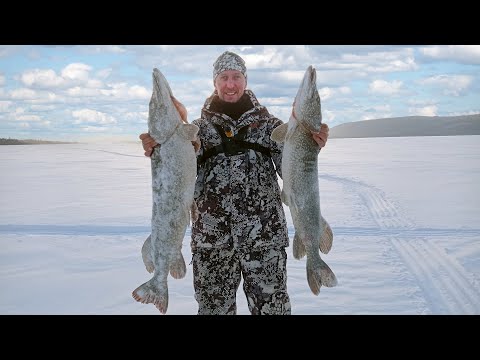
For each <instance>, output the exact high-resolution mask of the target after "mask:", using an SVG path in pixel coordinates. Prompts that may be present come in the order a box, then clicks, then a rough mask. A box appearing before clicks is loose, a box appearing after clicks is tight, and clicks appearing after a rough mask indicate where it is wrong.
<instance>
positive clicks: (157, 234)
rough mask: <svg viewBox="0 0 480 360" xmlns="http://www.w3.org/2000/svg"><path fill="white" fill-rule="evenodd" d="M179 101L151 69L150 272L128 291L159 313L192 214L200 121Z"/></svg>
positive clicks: (176, 272)
mask: <svg viewBox="0 0 480 360" xmlns="http://www.w3.org/2000/svg"><path fill="white" fill-rule="evenodd" d="M180 105H181V104H180ZM178 106H179V102H178V101H177V100H176V99H175V98H174V97H173V94H172V90H171V89H170V86H169V84H168V82H167V80H166V79H165V77H164V76H163V74H162V73H161V72H160V71H159V70H158V69H153V92H152V97H151V99H150V103H149V113H148V131H149V133H150V136H151V137H153V138H154V139H155V141H156V142H157V143H158V144H159V145H160V146H156V147H155V148H154V151H153V154H152V157H151V167H152V200H153V205H152V233H151V235H150V236H148V238H147V239H146V240H145V243H144V244H143V246H142V258H143V262H144V264H145V267H146V269H147V271H148V272H150V273H151V272H153V277H152V278H151V279H150V280H148V281H147V282H145V283H144V284H142V285H140V286H139V287H137V288H136V289H135V290H134V291H133V292H132V296H133V298H134V299H135V300H137V301H139V302H141V303H143V304H148V303H153V304H154V305H155V306H156V307H157V308H158V310H159V311H160V312H161V313H162V314H165V313H166V312H167V308H168V285H167V278H168V274H169V273H170V275H171V276H172V277H173V278H175V279H181V278H183V277H184V276H185V274H186V266H185V260H184V258H183V255H182V252H181V249H182V242H183V239H184V237H185V231H186V229H187V226H188V224H189V223H190V218H191V217H192V218H194V217H195V216H196V205H195V202H194V199H193V192H194V187H195V177H196V168H197V162H196V161H197V159H196V155H195V150H194V147H193V146H192V141H195V140H196V138H197V133H198V127H197V126H196V125H193V124H188V123H186V120H185V121H184V120H182V117H181V113H180V111H179V110H181V109H180V108H179V107H178ZM181 106H182V107H183V105H181ZM183 109H184V108H183Z"/></svg>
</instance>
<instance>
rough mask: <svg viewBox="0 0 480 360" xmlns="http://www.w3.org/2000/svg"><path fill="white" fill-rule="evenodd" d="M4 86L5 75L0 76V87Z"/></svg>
mask: <svg viewBox="0 0 480 360" xmlns="http://www.w3.org/2000/svg"><path fill="white" fill-rule="evenodd" d="M3 85H5V75H3V74H0V86H3Z"/></svg>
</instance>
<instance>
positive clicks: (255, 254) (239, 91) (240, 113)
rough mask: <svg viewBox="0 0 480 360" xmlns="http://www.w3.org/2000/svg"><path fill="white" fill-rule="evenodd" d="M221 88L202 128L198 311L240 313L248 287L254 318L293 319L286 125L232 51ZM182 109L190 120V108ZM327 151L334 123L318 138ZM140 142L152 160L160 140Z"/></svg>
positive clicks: (217, 72)
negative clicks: (284, 194)
mask: <svg viewBox="0 0 480 360" xmlns="http://www.w3.org/2000/svg"><path fill="white" fill-rule="evenodd" d="M213 82H214V87H215V91H214V93H213V94H212V95H211V96H210V97H209V98H208V99H207V100H206V101H205V104H204V106H203V108H202V114H201V117H200V118H199V119H197V120H195V121H193V124H195V125H197V126H198V127H199V139H200V143H196V144H194V146H195V148H196V150H197V180H196V185H195V194H194V197H195V201H196V204H197V207H198V211H199V216H198V219H197V220H196V221H195V222H194V223H193V224H192V240H191V249H192V264H193V283H194V289H195V299H196V301H197V302H198V314H199V315H203V314H231V315H234V314H236V312H237V305H236V292H237V289H238V286H239V285H240V281H241V278H242V277H243V290H244V292H245V295H246V297H247V302H248V308H249V310H250V313H251V314H253V315H256V314H279V315H280V314H282V315H287V314H291V305H290V299H289V296H288V292H287V268H286V260H287V254H286V251H285V248H286V247H287V246H288V245H289V239H288V232H287V223H286V219H285V213H284V211H283V207H282V201H281V199H280V188H279V185H278V182H277V173H278V175H279V176H280V177H281V176H282V171H281V163H282V147H283V146H282V144H279V143H276V142H275V141H273V140H271V139H270V135H271V133H272V131H273V129H275V128H276V127H277V126H278V125H281V124H282V123H283V122H282V121H281V120H279V119H277V118H276V117H275V116H273V115H271V114H270V113H269V112H268V110H267V109H266V108H265V107H264V106H262V105H260V103H259V102H258V100H257V98H256V96H255V95H254V93H253V92H252V91H251V90H248V89H246V86H247V69H246V66H245V62H244V60H243V59H242V58H241V57H240V56H239V55H237V54H235V53H232V52H229V51H226V52H224V53H223V54H221V55H220V56H219V57H218V58H217V60H216V61H215V63H214V64H213ZM177 108H178V110H179V112H180V114H181V115H182V117H183V118H184V120H186V111H185V108H184V107H183V105H181V104H180V103H178V102H177ZM312 137H313V139H315V141H316V142H317V143H318V145H319V147H320V148H322V147H323V146H325V143H326V141H327V138H328V126H327V125H326V124H323V125H322V129H321V131H320V132H319V133H312ZM140 139H141V140H142V145H143V148H144V150H145V155H146V156H150V155H151V154H152V151H153V147H154V146H156V145H157V144H156V142H155V141H154V140H153V139H152V138H151V137H150V136H149V135H148V134H141V135H140Z"/></svg>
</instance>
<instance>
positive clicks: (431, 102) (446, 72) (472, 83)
mask: <svg viewBox="0 0 480 360" xmlns="http://www.w3.org/2000/svg"><path fill="white" fill-rule="evenodd" d="M225 50H230V51H234V52H236V53H238V54H240V55H241V56H242V57H243V58H244V59H245V61H246V64H247V69H248V84H247V88H249V89H251V90H253V91H254V92H255V94H256V95H257V97H258V99H259V101H260V103H262V104H263V105H265V106H267V107H268V109H269V111H270V112H271V113H272V114H274V115H276V116H277V117H279V118H280V119H282V120H284V121H288V117H289V114H290V112H291V104H292V101H293V98H294V97H295V94H296V91H297V89H298V86H299V84H300V81H301V79H302V76H303V74H304V72H305V70H306V69H307V67H308V66H309V65H313V66H314V67H315V68H316V69H317V87H318V90H319V93H320V98H321V101H322V114H323V119H324V122H326V123H328V125H329V126H330V127H333V126H335V125H339V124H341V123H345V122H352V121H359V120H368V119H378V118H387V117H388V118H389V117H402V116H414V115H415V116H453V115H468V114H477V113H480V84H479V80H480V79H479V77H480V45H452V46H449V45H441V46H419V45H415V46H407V45H392V46H390V45H388V46H387V45H338V46H336V45H284V46H282V45H272V46H268V45H245V46H241V45H232V46H229V45H178V46H175V45H146V46H143V45H129V46H121V45H110V46H106V45H101V46H96V45H79V46H42V45H19V46H17V45H10V46H0V137H11V138H19V139H45V140H66V141H95V140H101V141H105V140H137V139H138V135H139V134H140V133H142V132H145V131H146V130H147V118H148V102H149V100H150V96H151V91H152V77H151V76H152V75H151V74H152V70H153V68H154V67H157V68H158V69H159V70H160V71H161V72H162V73H163V74H164V75H165V77H166V78H167V80H168V81H169V83H170V86H171V88H172V91H173V93H174V95H175V96H176V97H177V99H179V100H180V101H181V102H182V103H183V104H184V105H185V106H186V107H187V110H188V120H189V121H192V120H194V119H196V118H197V117H199V115H200V109H201V107H202V105H203V103H204V101H205V99H206V97H208V96H209V95H210V94H211V93H212V91H213V81H212V70H213V66H212V64H213V62H214V61H215V59H216V58H217V56H218V55H220V54H221V53H222V52H223V51H225Z"/></svg>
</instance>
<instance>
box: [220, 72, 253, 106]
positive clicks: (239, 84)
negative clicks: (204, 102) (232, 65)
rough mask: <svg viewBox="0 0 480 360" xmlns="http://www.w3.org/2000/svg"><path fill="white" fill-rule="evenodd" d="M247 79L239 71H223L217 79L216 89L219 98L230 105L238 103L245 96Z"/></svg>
mask: <svg viewBox="0 0 480 360" xmlns="http://www.w3.org/2000/svg"><path fill="white" fill-rule="evenodd" d="M246 86H247V79H245V76H243V74H242V73H241V72H240V71H238V70H225V71H222V72H221V73H220V74H218V76H217V77H216V79H215V89H216V90H217V93H218V97H219V98H220V99H221V100H223V101H225V102H229V103H235V102H237V101H238V100H239V99H240V98H241V97H242V95H243V92H244V91H245V87H246Z"/></svg>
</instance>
